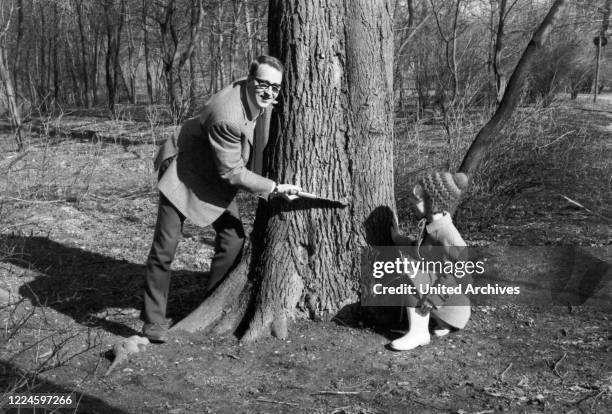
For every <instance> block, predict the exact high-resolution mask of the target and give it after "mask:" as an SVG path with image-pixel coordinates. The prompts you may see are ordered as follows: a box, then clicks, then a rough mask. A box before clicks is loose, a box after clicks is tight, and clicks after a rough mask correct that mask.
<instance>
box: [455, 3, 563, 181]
mask: <svg viewBox="0 0 612 414" xmlns="http://www.w3.org/2000/svg"><path fill="white" fill-rule="evenodd" d="M567 5H568V0H555V2H554V3H553V5H552V6H551V8H550V10H549V11H548V14H547V15H546V17H545V18H544V20H543V21H542V23H541V24H540V27H538V29H537V30H536V32H535V33H534V35H533V37H532V38H531V41H530V42H529V44H528V45H527V48H526V49H525V51H524V52H523V55H522V56H521V59H520V60H519V62H518V64H517V66H516V68H515V69H514V72H513V73H512V76H511V77H510V80H509V81H508V85H507V87H506V91H505V93H504V97H503V98H502V101H501V102H500V104H499V106H498V108H497V111H495V114H494V115H493V117H492V118H491V120H490V121H489V122H487V124H486V125H485V126H484V127H482V129H481V130H480V131H479V132H478V135H476V138H475V139H474V142H472V145H471V146H470V148H469V150H468V152H467V154H466V155H465V157H464V158H463V162H462V163H461V166H460V167H459V171H460V172H464V173H467V174H471V173H473V172H474V171H475V170H476V168H477V167H478V165H479V164H480V161H482V159H483V158H484V156H485V154H486V151H487V150H488V148H489V147H490V146H491V145H492V144H493V143H494V142H495V139H496V138H497V137H498V136H499V133H500V132H501V130H502V129H503V127H504V125H505V124H506V122H507V121H508V120H509V119H510V117H511V116H512V113H513V112H514V109H515V108H516V106H517V105H518V102H519V99H520V96H521V90H522V89H523V86H524V84H525V80H526V79H527V76H528V75H529V71H530V69H531V66H532V64H533V62H534V61H535V59H536V57H537V54H538V52H539V51H540V50H542V47H543V45H544V42H545V41H546V39H547V38H548V34H549V33H550V31H551V30H552V28H553V26H554V24H555V22H556V21H557V20H558V19H559V18H560V16H561V15H562V14H563V12H564V11H565V9H566V8H567Z"/></svg>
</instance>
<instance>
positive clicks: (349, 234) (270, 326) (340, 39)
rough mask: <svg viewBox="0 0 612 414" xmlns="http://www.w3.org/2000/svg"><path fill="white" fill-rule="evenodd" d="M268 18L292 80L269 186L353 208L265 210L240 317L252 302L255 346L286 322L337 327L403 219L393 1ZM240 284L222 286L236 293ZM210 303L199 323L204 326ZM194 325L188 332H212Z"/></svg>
mask: <svg viewBox="0 0 612 414" xmlns="http://www.w3.org/2000/svg"><path fill="white" fill-rule="evenodd" d="M269 10H270V17H269V18H270V21H269V26H268V27H269V41H270V52H271V54H272V55H274V56H277V57H279V58H280V59H281V61H282V62H283V63H284V65H285V68H286V72H285V78H284V81H283V90H282V92H281V95H280V96H279V98H278V99H279V101H280V104H279V105H278V107H277V110H276V114H275V116H273V119H272V124H271V134H270V142H269V144H268V154H267V157H266V160H265V166H266V167H267V168H266V169H267V171H268V173H269V174H268V175H269V176H270V177H272V178H273V179H275V180H277V181H278V182H291V183H296V184H299V185H301V186H302V187H303V188H304V189H305V190H307V191H311V192H314V193H317V194H319V195H320V196H322V197H325V198H330V199H339V200H344V201H348V203H349V205H348V207H344V208H341V207H340V206H339V205H338V204H334V203H330V202H327V201H317V200H296V201H293V202H292V203H287V202H285V201H282V200H280V199H277V200H273V201H272V202H270V203H266V202H263V201H262V202H261V203H260V206H259V208H258V211H257V217H256V220H255V225H254V231H253V235H254V237H253V252H252V255H251V257H252V262H251V264H250V266H246V267H244V266H245V261H243V262H242V263H241V266H243V268H244V269H246V268H249V269H250V271H249V278H248V279H249V280H250V282H246V283H245V286H246V287H245V289H244V290H243V291H242V292H241V295H242V297H243V298H244V297H245V292H247V291H248V292H249V293H251V296H250V298H249V300H244V301H242V302H241V304H243V305H242V306H241V311H246V309H247V305H248V304H249V303H250V307H249V312H247V314H246V319H245V320H243V321H242V322H243V325H244V326H245V327H246V332H245V334H244V336H243V339H244V340H247V341H250V340H255V339H257V338H259V337H261V336H263V335H267V334H268V333H269V332H270V331H272V333H273V334H275V335H276V336H277V337H280V338H285V337H286V336H287V322H288V319H290V318H293V317H294V316H300V317H310V318H312V319H328V318H330V317H333V316H334V315H335V314H337V312H338V311H339V310H341V309H342V308H343V307H345V306H347V305H350V304H353V303H355V302H357V301H358V299H359V297H358V287H359V272H360V247H361V246H364V245H366V244H367V243H369V244H378V245H382V244H388V243H389V242H390V241H389V240H388V237H389V236H388V233H389V232H388V229H389V226H390V225H391V220H392V214H393V213H392V211H393V210H394V209H395V204H394V197H393V158H392V156H393V148H392V145H393V139H392V138H393V136H392V134H393V110H392V109H393V108H392V97H393V94H392V92H393V91H392V84H393V73H392V68H393V37H392V27H391V22H392V7H391V1H390V0H376V1H373V0H358V1H351V2H345V1H342V0H336V1H319V0H291V1H288V0H271V2H270V7H269ZM237 273H238V272H237V271H234V272H232V274H231V275H230V276H229V277H228V278H227V280H226V281H225V282H224V285H225V283H237V282H236V281H237V280H238V279H239V278H240V277H241V276H240V275H238V274H237ZM224 285H221V286H220V288H219V289H223V286H224ZM221 294H222V295H225V302H224V303H226V304H227V303H231V301H232V300H234V295H235V293H232V292H227V291H226V292H225V293H221ZM211 299H212V297H211V298H210V299H208V300H207V301H205V302H204V303H203V304H202V305H201V306H200V308H198V310H196V312H201V313H200V315H204V312H203V311H202V310H201V309H202V308H203V307H208V305H207V302H209V301H210V300H211ZM245 303H246V304H247V305H244V304H245ZM223 306H225V305H223ZM216 312H218V309H217V311H216ZM233 313H234V317H233V319H232V318H231V317H228V318H226V319H231V321H232V323H227V324H225V327H226V328H227V329H230V328H233V327H235V326H236V325H237V322H238V318H236V317H235V315H239V314H240V312H233ZM192 315H193V314H192ZM188 318H191V316H188ZM192 320H195V321H196V322H195V324H191V325H190V326H189V329H188V330H191V331H193V330H198V329H203V328H206V327H209V326H210V324H208V325H206V326H203V325H202V324H200V323H199V322H197V318H194V319H192ZM185 325H186V324H184V323H183V322H181V323H180V324H179V325H178V326H177V328H181V327H185ZM221 325H222V326H223V325H224V324H223V323H222V324H221ZM247 326H248V327H247Z"/></svg>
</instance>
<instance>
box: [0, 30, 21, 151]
mask: <svg viewBox="0 0 612 414" xmlns="http://www.w3.org/2000/svg"><path fill="white" fill-rule="evenodd" d="M1 42H2V39H0V81H1V82H2V86H3V89H4V94H5V96H6V102H7V104H8V110H9V114H10V119H11V126H12V127H13V131H14V134H15V141H16V143H17V151H20V152H21V151H23V150H24V146H23V138H22V136H21V114H20V111H19V107H18V106H17V99H16V98H15V89H14V88H13V82H12V79H11V75H10V73H9V70H8V66H7V63H6V48H5V47H4V44H2V43H1Z"/></svg>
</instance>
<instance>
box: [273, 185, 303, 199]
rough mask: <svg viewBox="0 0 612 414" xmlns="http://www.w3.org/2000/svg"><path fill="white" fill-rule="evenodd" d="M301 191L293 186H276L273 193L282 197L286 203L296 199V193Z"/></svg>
mask: <svg viewBox="0 0 612 414" xmlns="http://www.w3.org/2000/svg"><path fill="white" fill-rule="evenodd" d="M300 191H302V188H301V187H299V186H297V185H293V184H277V185H276V188H275V189H274V193H275V194H276V195H279V196H281V197H283V198H284V199H285V200H287V201H293V200H295V199H296V198H298V195H297V193H299V192H300Z"/></svg>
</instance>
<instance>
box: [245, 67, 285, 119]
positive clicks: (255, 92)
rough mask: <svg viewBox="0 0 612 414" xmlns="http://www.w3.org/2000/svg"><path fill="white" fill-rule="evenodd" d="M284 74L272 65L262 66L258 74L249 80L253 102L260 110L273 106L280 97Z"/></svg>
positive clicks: (258, 69) (249, 89)
mask: <svg viewBox="0 0 612 414" xmlns="http://www.w3.org/2000/svg"><path fill="white" fill-rule="evenodd" d="M282 81H283V74H282V73H281V72H280V71H278V70H276V69H274V68H273V67H272V66H270V65H266V64H261V65H259V67H258V68H257V73H256V74H255V76H252V77H251V78H250V79H249V88H248V91H249V94H250V96H251V100H252V101H253V102H254V103H255V105H257V107H258V108H259V109H264V108H267V107H269V106H270V105H272V102H274V99H275V98H276V97H277V96H278V93H279V91H280V85H281V82H282Z"/></svg>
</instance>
